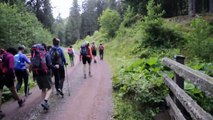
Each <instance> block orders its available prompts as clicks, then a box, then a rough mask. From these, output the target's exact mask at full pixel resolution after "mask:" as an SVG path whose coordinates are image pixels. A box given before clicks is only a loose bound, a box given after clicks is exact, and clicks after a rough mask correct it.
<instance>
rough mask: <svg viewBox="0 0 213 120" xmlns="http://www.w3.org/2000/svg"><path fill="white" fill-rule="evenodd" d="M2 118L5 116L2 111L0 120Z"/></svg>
mask: <svg viewBox="0 0 213 120" xmlns="http://www.w3.org/2000/svg"><path fill="white" fill-rule="evenodd" d="M4 116H5V114H4V113H3V112H2V111H0V120H1V119H2V118H3V117H4Z"/></svg>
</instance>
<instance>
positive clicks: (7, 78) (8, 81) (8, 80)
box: [0, 75, 14, 90]
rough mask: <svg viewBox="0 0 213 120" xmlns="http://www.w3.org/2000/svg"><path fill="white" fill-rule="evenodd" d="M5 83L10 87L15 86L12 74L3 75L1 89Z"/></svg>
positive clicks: (0, 80)
mask: <svg viewBox="0 0 213 120" xmlns="http://www.w3.org/2000/svg"><path fill="white" fill-rule="evenodd" d="M4 85H5V86H7V87H8V88H11V87H14V77H11V76H10V75H1V77H0V90H2V89H3V87H4Z"/></svg>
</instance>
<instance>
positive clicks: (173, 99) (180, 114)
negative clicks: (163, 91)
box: [163, 56, 213, 120]
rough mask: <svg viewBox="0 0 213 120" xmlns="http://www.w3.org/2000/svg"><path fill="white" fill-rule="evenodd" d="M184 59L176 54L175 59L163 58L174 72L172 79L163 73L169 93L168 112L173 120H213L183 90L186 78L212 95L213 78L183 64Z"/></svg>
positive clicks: (167, 98)
mask: <svg viewBox="0 0 213 120" xmlns="http://www.w3.org/2000/svg"><path fill="white" fill-rule="evenodd" d="M184 59H185V58H184V57H183V56H176V57H175V60H176V61H174V60H171V59H169V58H166V57H165V58H163V63H164V64H165V65H166V66H167V67H169V68H170V69H172V70H173V71H174V72H175V76H174V80H172V79H170V78H169V77H168V76H167V75H164V82H165V84H166V85H167V86H168V87H169V89H170V94H169V95H168V96H167V97H166V102H167V105H168V106H169V107H170V111H169V113H170V115H171V116H172V117H173V118H174V119H175V120H188V119H189V120H190V119H193V120H213V117H212V116H211V115H210V114H209V113H207V112H206V111H205V110H203V109H202V108H201V107H200V106H199V105H198V104H197V103H196V102H195V101H194V100H193V99H192V98H191V97H190V96H189V95H188V94H187V93H186V92H185V91H184V80H188V81H189V82H191V83H192V84H194V85H195V86H197V87H198V88H200V89H201V90H202V91H203V92H205V93H206V95H207V96H213V78H212V77H210V76H208V75H205V74H203V73H201V72H199V71H196V70H193V69H191V68H189V67H187V66H185V65H183V64H184ZM177 108H178V109H177Z"/></svg>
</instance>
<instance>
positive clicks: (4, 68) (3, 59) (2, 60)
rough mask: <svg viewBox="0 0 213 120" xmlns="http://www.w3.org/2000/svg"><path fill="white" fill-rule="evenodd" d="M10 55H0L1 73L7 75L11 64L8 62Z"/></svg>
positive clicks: (5, 53)
mask: <svg viewBox="0 0 213 120" xmlns="http://www.w3.org/2000/svg"><path fill="white" fill-rule="evenodd" d="M7 55H8V53H7V52H4V53H2V54H1V55H0V73H2V74H6V73H7V72H8V70H9V63H8V61H6V57H7Z"/></svg>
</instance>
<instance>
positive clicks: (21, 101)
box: [18, 99, 25, 107]
mask: <svg viewBox="0 0 213 120" xmlns="http://www.w3.org/2000/svg"><path fill="white" fill-rule="evenodd" d="M24 102H25V99H21V100H19V101H18V104H19V107H21V106H22V105H23V104H24Z"/></svg>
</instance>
